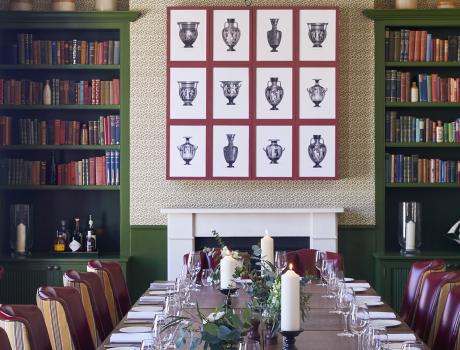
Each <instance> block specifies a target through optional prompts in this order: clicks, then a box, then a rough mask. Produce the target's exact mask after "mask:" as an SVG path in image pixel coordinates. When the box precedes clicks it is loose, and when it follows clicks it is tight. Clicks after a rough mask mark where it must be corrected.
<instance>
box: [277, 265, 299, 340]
mask: <svg viewBox="0 0 460 350" xmlns="http://www.w3.org/2000/svg"><path fill="white" fill-rule="evenodd" d="M299 329H300V278H299V275H298V274H296V273H295V272H294V271H292V264H291V265H290V266H289V270H288V271H286V272H285V273H284V274H283V275H282V276H281V330H282V331H298V330H299Z"/></svg>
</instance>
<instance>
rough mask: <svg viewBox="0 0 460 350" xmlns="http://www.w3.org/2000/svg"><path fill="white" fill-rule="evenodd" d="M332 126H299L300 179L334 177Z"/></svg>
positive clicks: (333, 129) (334, 153)
mask: <svg viewBox="0 0 460 350" xmlns="http://www.w3.org/2000/svg"><path fill="white" fill-rule="evenodd" d="M335 128H336V127H335V126H334V125H301V126H300V128H299V175H300V177H301V178H335V177H336V136H335Z"/></svg>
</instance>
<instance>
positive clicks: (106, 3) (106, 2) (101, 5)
mask: <svg viewBox="0 0 460 350" xmlns="http://www.w3.org/2000/svg"><path fill="white" fill-rule="evenodd" d="M116 9H117V0H96V10H98V11H116Z"/></svg>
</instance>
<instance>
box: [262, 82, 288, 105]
mask: <svg viewBox="0 0 460 350" xmlns="http://www.w3.org/2000/svg"><path fill="white" fill-rule="evenodd" d="M283 96H284V89H283V87H282V86H281V81H279V80H278V78H276V77H275V78H270V81H269V82H268V83H267V87H266V88H265V98H266V99H267V101H268V103H269V104H270V105H271V106H272V108H270V110H271V111H277V110H278V107H277V106H278V105H279V104H280V103H281V100H282V99H283Z"/></svg>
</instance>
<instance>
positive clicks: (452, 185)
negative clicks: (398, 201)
mask: <svg viewBox="0 0 460 350" xmlns="http://www.w3.org/2000/svg"><path fill="white" fill-rule="evenodd" d="M385 187H386V188H460V183H436V184H431V183H397V184H385Z"/></svg>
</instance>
